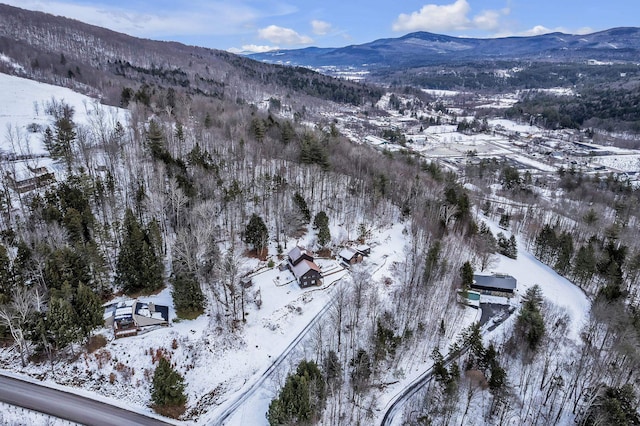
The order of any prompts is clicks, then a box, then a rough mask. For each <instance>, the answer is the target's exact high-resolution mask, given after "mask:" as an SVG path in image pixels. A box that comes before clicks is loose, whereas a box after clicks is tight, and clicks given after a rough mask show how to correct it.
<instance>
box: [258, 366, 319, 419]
mask: <svg viewBox="0 0 640 426" xmlns="http://www.w3.org/2000/svg"><path fill="white" fill-rule="evenodd" d="M325 401H326V390H325V382H324V378H323V377H322V373H321V372H320V369H319V368H318V366H317V365H316V364H315V363H314V362H313V361H305V360H303V361H301V362H300V364H298V368H297V369H296V372H295V374H290V375H289V376H287V379H286V381H285V384H284V387H283V388H282V389H281V390H280V393H279V394H278V397H277V398H275V399H274V400H273V401H271V404H269V411H268V412H267V419H268V420H269V424H270V425H284V424H299V425H309V424H314V423H316V422H317V421H318V419H319V416H320V413H321V412H322V409H323V408H324V404H325Z"/></svg>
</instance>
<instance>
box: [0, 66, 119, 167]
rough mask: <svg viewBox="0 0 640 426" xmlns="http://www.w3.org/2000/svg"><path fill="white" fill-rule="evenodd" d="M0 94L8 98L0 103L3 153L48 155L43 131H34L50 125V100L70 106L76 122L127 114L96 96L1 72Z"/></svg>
mask: <svg viewBox="0 0 640 426" xmlns="http://www.w3.org/2000/svg"><path fill="white" fill-rule="evenodd" d="M0 93H2V97H3V99H5V100H9V101H8V102H0V151H4V152H12V153H17V154H27V151H28V152H29V153H31V154H34V155H38V154H47V151H46V149H45V147H44V145H43V143H42V134H41V133H40V132H34V131H33V130H36V129H38V128H39V129H42V130H44V129H45V128H46V127H47V126H50V125H51V123H52V118H51V116H49V115H47V114H46V112H45V110H46V106H47V104H49V103H51V101H52V99H55V100H56V101H57V102H61V101H64V103H66V104H67V105H70V106H71V107H73V109H74V111H75V114H74V117H73V121H74V122H75V123H76V124H83V125H89V126H91V125H93V124H94V123H95V122H96V120H97V119H98V117H99V115H102V116H103V118H104V119H105V120H108V122H115V121H116V120H120V121H122V122H123V123H124V121H125V120H126V116H127V112H126V110H123V109H121V108H115V107H110V106H106V105H102V104H100V103H99V101H98V100H97V99H93V98H90V97H88V96H85V95H82V94H80V93H77V92H74V91H73V90H71V89H67V88H64V87H59V86H53V85H51V84H46V83H39V82H37V81H34V80H29V79H26V78H22V77H16V76H12V75H7V74H3V73H0ZM30 129H31V130H30ZM12 139H13V141H14V143H13V144H12V143H11V140H12ZM19 139H26V141H27V144H28V148H27V147H21V146H20V145H21V144H20V143H19V141H18V140H19ZM22 145H24V144H22ZM21 151H23V152H21Z"/></svg>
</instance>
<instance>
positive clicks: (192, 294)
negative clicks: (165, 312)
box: [171, 271, 205, 319]
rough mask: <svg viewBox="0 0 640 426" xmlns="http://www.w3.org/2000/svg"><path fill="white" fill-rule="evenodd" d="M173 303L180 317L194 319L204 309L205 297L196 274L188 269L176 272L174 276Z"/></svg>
mask: <svg viewBox="0 0 640 426" xmlns="http://www.w3.org/2000/svg"><path fill="white" fill-rule="evenodd" d="M171 281H172V284H173V291H172V292H171V296H172V297H173V304H174V305H175V307H176V314H177V315H178V317H180V318H186V319H193V318H195V317H197V316H198V315H200V314H201V313H202V312H203V311H204V303H205V298H204V294H202V289H201V288H200V283H199V282H198V279H197V278H196V276H195V274H193V273H190V272H187V271H177V272H174V275H173V277H172V280H171Z"/></svg>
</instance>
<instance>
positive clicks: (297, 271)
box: [291, 259, 320, 278]
mask: <svg viewBox="0 0 640 426" xmlns="http://www.w3.org/2000/svg"><path fill="white" fill-rule="evenodd" d="M312 269H313V270H314V271H317V272H320V268H319V267H318V265H316V264H315V263H313V262H311V261H308V260H306V259H305V260H303V261H302V262H300V263H298V264H297V265H295V266H292V267H291V271H292V272H293V275H295V276H296V278H300V277H301V276H303V275H304V274H306V273H307V272H309V271H310V270H312Z"/></svg>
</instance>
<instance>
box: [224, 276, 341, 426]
mask: <svg viewBox="0 0 640 426" xmlns="http://www.w3.org/2000/svg"><path fill="white" fill-rule="evenodd" d="M340 279H342V277H340V278H339V279H338V280H336V281H334V282H332V283H331V284H329V285H328V286H326V287H325V288H323V289H322V290H326V289H327V288H329V287H331V286H333V285H334V284H335V283H336V282H337V281H339V280H340ZM331 306H332V303H330V302H329V303H327V304H326V305H325V306H324V307H323V308H322V310H320V312H318V313H317V314H316V316H315V317H313V319H312V320H311V321H309V323H308V324H307V325H306V326H305V327H304V329H302V331H301V332H300V333H299V334H298V335H297V336H296V337H295V338H294V339H293V340H292V341H291V343H289V345H288V346H287V347H286V348H285V349H284V350H283V351H282V353H281V354H280V355H279V356H278V357H277V358H276V359H275V361H273V363H272V364H271V365H270V366H269V367H268V368H267V369H266V370H265V372H264V373H262V375H261V376H260V377H259V378H258V379H257V380H256V381H255V382H253V384H250V385H249V386H248V387H247V388H246V389H245V390H243V391H241V393H240V394H239V395H237V396H236V397H235V398H234V399H233V401H232V402H231V403H230V404H229V405H228V406H227V407H226V408H225V409H224V410H223V411H222V412H221V413H220V414H218V415H217V416H216V417H217V419H216V420H215V423H214V424H216V425H222V424H226V422H227V420H229V424H236V423H237V424H246V423H245V419H243V418H242V419H236V418H235V417H236V414H237V411H238V409H240V408H241V407H242V406H243V405H245V404H248V401H249V400H250V399H251V398H252V397H253V396H254V395H255V394H256V393H257V392H258V391H259V390H260V389H261V388H262V387H263V385H264V383H265V381H266V380H267V379H268V378H269V377H271V375H272V374H273V373H274V372H275V371H276V370H277V369H278V367H279V366H280V365H281V364H282V363H283V362H284V360H285V359H286V358H287V357H288V356H289V354H290V353H291V351H292V350H293V349H295V347H296V346H297V345H298V343H300V341H301V340H302V339H303V338H304V337H306V336H307V334H308V333H309V331H311V330H312V329H313V327H314V326H315V325H316V324H317V323H318V321H320V319H322V317H323V316H324V314H325V313H326V312H327V311H328V310H329V308H331ZM249 405H250V406H251V407H255V406H254V405H253V404H249ZM251 411H252V412H254V410H251ZM240 414H241V417H242V416H244V412H241V413H240ZM236 420H237V422H236Z"/></svg>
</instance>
